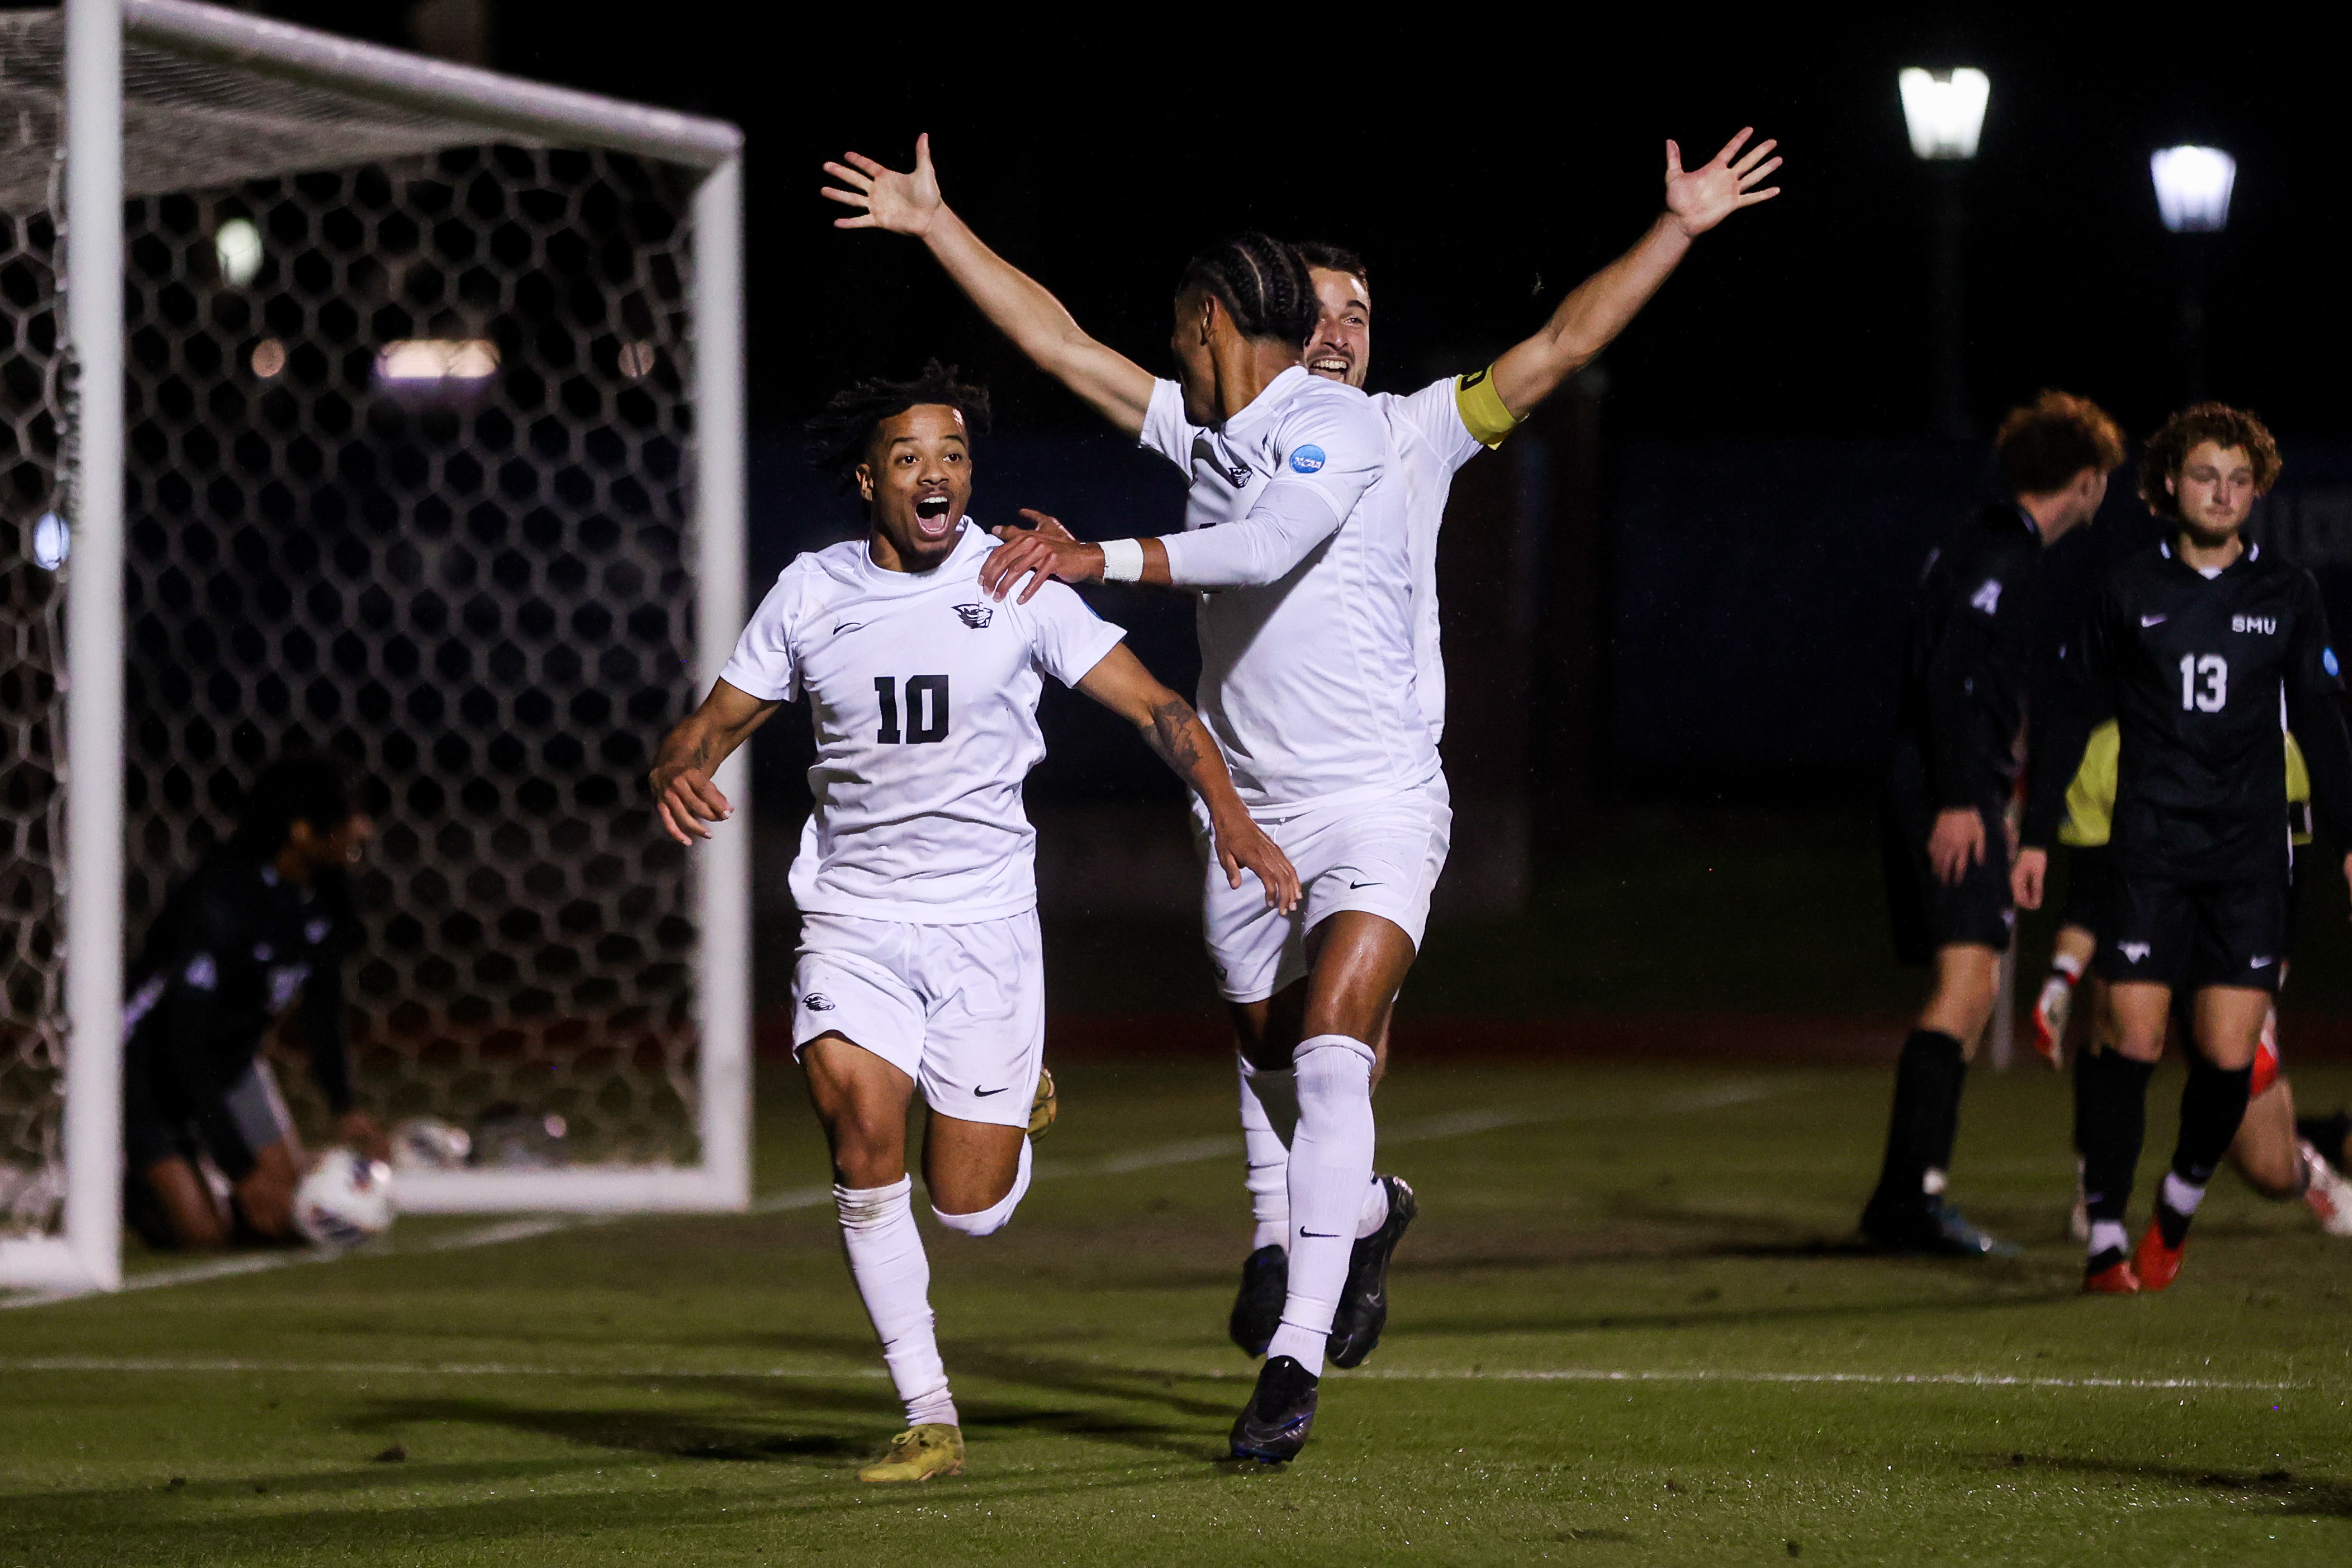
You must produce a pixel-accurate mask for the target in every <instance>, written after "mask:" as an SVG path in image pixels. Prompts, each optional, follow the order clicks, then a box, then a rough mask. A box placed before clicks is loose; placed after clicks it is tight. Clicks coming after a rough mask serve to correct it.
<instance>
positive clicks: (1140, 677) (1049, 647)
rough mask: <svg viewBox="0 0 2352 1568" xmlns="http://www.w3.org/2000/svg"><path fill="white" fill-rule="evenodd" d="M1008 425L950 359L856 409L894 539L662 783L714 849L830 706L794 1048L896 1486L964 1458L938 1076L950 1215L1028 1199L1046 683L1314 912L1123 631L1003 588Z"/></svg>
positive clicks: (1254, 869)
mask: <svg viewBox="0 0 2352 1568" xmlns="http://www.w3.org/2000/svg"><path fill="white" fill-rule="evenodd" d="M986 412H987V400H986V397H985V394H984V393H982V392H979V391H978V390H977V389H974V388H971V387H967V386H963V385H961V384H959V383H958V382H956V381H955V379H954V376H953V373H952V372H951V371H945V370H942V369H941V368H940V366H939V365H938V364H937V363H936V362H934V363H932V364H931V365H930V366H929V367H928V368H927V369H926V371H925V372H924V374H923V375H922V376H921V377H920V378H919V379H918V380H916V381H914V382H879V381H869V382H860V383H858V384H857V385H856V386H855V387H852V388H851V389H849V390H848V391H846V392H843V393H841V394H840V395H839V396H837V397H835V399H834V400H833V402H832V403H831V405H830V406H829V408H828V409H827V412H826V413H825V415H824V417H823V418H821V419H820V420H819V421H817V422H816V423H814V425H813V426H812V429H813V430H814V432H815V433H816V434H818V435H819V437H820V438H821V440H822V441H823V442H824V447H825V458H826V465H827V466H829V467H831V468H833V469H834V471H835V473H837V474H840V475H842V476H845V478H848V479H849V480H851V481H852V482H853V483H854V484H855V485H856V488H857V491H858V493H859V494H860V495H861V496H862V497H864V499H865V500H866V504H867V509H868V513H869V516H870V518H871V528H870V530H869V532H868V534H867V537H866V538H862V539H856V540H851V541H848V542H845V543H843V544H838V545H835V546H833V547H831V548H830V549H823V550H817V551H814V552H811V553H809V554H806V555H803V556H801V557H800V558H799V559H796V560H794V561H793V564H792V565H790V566H789V567H786V568H785V569H784V571H783V573H782V576H780V577H779V578H778V579H777V580H776V585H775V587H774V588H772V589H771V590H770V591H769V592H768V595H767V597H766V599H764V600H763V601H761V605H760V608H759V611H758V612H757V613H756V614H754V615H753V617H752V619H751V625H750V626H749V627H747V628H746V629H745V630H744V632H743V635H742V637H741V640H740V642H738V643H737V644H736V647H735V653H734V656H733V657H732V658H730V660H729V661H728V663H727V665H726V667H725V669H724V670H723V671H722V672H721V674H720V678H719V682H718V684H717V685H714V686H713V687H712V688H711V692H710V695H709V697H707V698H706V699H704V701H703V704H702V706H701V707H700V708H699V709H698V710H697V711H696V713H695V714H694V716H692V717H690V718H688V719H687V720H686V722H684V723H683V724H681V725H679V726H678V727H677V728H676V729H675V730H673V731H671V733H670V735H669V737H668V738H667V740H665V741H664V742H663V745H662V749H661V754H660V757H659V758H658V760H657V761H656V764H655V767H654V769H653V774H652V783H653V787H654V794H655V799H656V802H657V809H658V810H659V812H660V816H661V820H662V823H663V826H664V827H665V828H666V829H667V831H669V833H670V835H671V836H672V837H673V838H676V839H677V840H678V841H680V842H682V843H691V842H692V841H693V840H694V839H696V838H707V837H709V834H710V831H711V830H710V827H709V824H712V823H716V822H719V821H724V820H725V819H726V818H727V817H728V816H729V815H730V810H731V809H730V806H729V804H728V802H727V800H726V799H725V798H724V797H723V796H722V795H721V794H720V793H719V790H718V789H717V788H716V787H715V786H713V784H712V783H711V778H710V776H711V774H712V772H713V771H714V770H715V769H716V768H718V766H719V763H720V762H721V761H723V760H724V759H725V758H726V757H727V756H728V754H729V753H730V752H731V751H732V750H734V748H735V747H738V746H740V745H741V744H742V743H743V741H744V740H745V739H746V738H747V737H749V736H750V735H751V732H752V731H753V730H755V729H757V728H758V727H760V726H761V723H763V722H764V721H765V720H766V719H767V717H768V716H769V715H771V714H772V713H773V712H774V711H775V710H776V708H777V707H778V706H780V705H781V704H782V703H784V702H788V701H791V700H793V699H794V698H797V697H803V696H804V697H806V698H807V699H808V702H809V707H810V716H811V718H812V719H813V721H814V725H815V728H816V739H817V759H816V763H815V766H814V767H813V768H810V769H809V783H810V786H811V788H812V789H813V790H814V794H815V796H816V809H815V810H814V811H813V812H812V813H811V814H810V816H809V819H808V821H807V823H806V824H805V826H804V827H803V829H802V831H801V849H800V854H799V856H798V858H797V859H795V860H794V861H793V869H792V891H793V902H794V903H795V904H797V905H798V906H799V908H800V910H801V913H802V915H803V928H802V936H801V949H800V961H799V967H798V968H797V970H796V972H795V974H794V976H793V1051H794V1053H795V1054H796V1055H797V1056H798V1057H799V1059H800V1061H801V1062H802V1064H803V1067H805V1068H806V1070H807V1072H808V1082H809V1093H810V1098H811V1099H812V1101H813V1102H814V1105H815V1108H816V1113H817V1117H818V1120H819V1121H820V1122H822V1123H823V1124H824V1130H825V1135H826V1138H827V1140H828V1142H829V1144H830V1145H831V1148H832V1154H833V1165H834V1180H835V1188H834V1197H835V1203H836V1205H837V1207H838V1209H839V1213H840V1218H841V1229H842V1239H843V1243H844V1246H845V1250H846V1251H847V1253H848V1255H849V1268H850V1273H851V1275H852V1276H853V1278H854V1279H855V1280H856V1284H857V1289H858V1293H859V1294H860V1296H861V1297H862V1298H863V1299H864V1301H865V1303H866V1312H867V1314H868V1315H869V1316H870V1317H871V1318H872V1319H873V1322H874V1328H875V1332H876V1333H877V1334H878V1335H879V1336H880V1338H881V1341H882V1350H883V1357H884V1360H885V1361H886V1362H887V1364H888V1366H889V1369H890V1375H891V1379H892V1381H893V1383H894V1384H895V1385H896V1386H897V1389H898V1396H899V1398H900V1400H901V1401H902V1402H903V1403H904V1404H905V1406H906V1413H907V1422H908V1430H907V1431H905V1432H902V1433H900V1434H899V1435H898V1437H897V1438H896V1439H895V1440H894V1441H893V1442H892V1444H891V1448H890V1451H889V1453H888V1454H887V1456H886V1457H885V1458H883V1459H882V1460H881V1461H879V1462H878V1463H877V1464H874V1465H871V1466H868V1467H866V1469H863V1470H861V1471H860V1472H859V1478H860V1479H864V1480H869V1481H905V1480H923V1479H929V1477H931V1476H934V1475H944V1474H953V1473H954V1472H955V1471H957V1470H958V1469H961V1467H962V1463H963V1437H962V1433H961V1427H959V1425H958V1422H957V1417H956V1409H955V1401H954V1398H953V1396H951V1394H950V1390H949V1385H948V1378H947V1373H946V1370H945V1368H944V1366H943V1365H942V1364H941V1362H940V1353H939V1346H938V1343H937V1340H936V1338H935V1336H934V1333H933V1317H932V1312H931V1307H930V1301H929V1286H930V1269H929V1263H928V1262H927V1260H925V1257H924V1253H923V1243H922V1238H921V1236H920V1234H919V1232H918V1230H917V1229H916V1225H915V1216H914V1209H913V1206H912V1202H911V1192H912V1186H913V1184H912V1181H911V1179H910V1178H909V1176H908V1171H907V1151H906V1125H907V1111H908V1104H909V1103H910V1101H911V1099H912V1097H913V1095H914V1093H915V1092H916V1090H917V1089H918V1087H919V1088H920V1090H921V1092H922V1095H923V1099H924V1102H925V1103H926V1104H927V1105H928V1106H929V1110H930V1118H929V1129H928V1132H927V1134H926V1135H925V1138H924V1148H923V1180H924V1185H925V1186H926V1187H927V1188H928V1189H929V1197H930V1202H931V1212H932V1214H933V1215H934V1216H936V1217H937V1218H938V1219H939V1221H940V1224H942V1225H944V1226H946V1227H948V1228H950V1229H953V1230H960V1231H962V1232H964V1233H965V1234H967V1235H970V1236H987V1235H991V1234H992V1233H994V1232H995V1231H997V1230H999V1229H1001V1228H1003V1226H1004V1225H1005V1223H1006V1222H1007V1221H1008V1220H1010V1219H1011V1218H1012V1217H1013V1208H1014V1207H1015V1206H1016V1205H1018V1204H1019V1203H1020V1201H1021V1197H1022V1195H1023V1194H1024V1192H1026V1191H1027V1190H1028V1186H1029V1176H1030V1153H1029V1133H1030V1127H1031V1116H1032V1096H1033V1092H1036V1091H1038V1090H1039V1088H1040V1074H1041V1071H1042V1067H1043V1055H1044V1048H1045V991H1044V973H1043V967H1042V961H1041V956H1040V945H1039V939H1038V929H1037V913H1036V885H1035V879H1034V859H1035V841H1036V835H1035V832H1034V830H1033V829H1032V828H1031V827H1030V825H1029V821H1028V818H1027V817H1026V815H1025V814H1024V811H1023V810H1022V802H1021V787H1022V780H1023V779H1024V778H1025V777H1026V776H1027V774H1028V772H1029V770H1030V769H1031V768H1034V767H1035V766H1036V764H1037V762H1038V760H1039V759H1040V758H1043V757H1044V755H1045V743H1044V740H1043V737H1041V735H1040V734H1039V731H1038V727H1037V698H1038V694H1039V692H1040V689H1041V687H1042V685H1043V683H1042V681H1041V678H1040V677H1041V675H1043V674H1051V675H1053V676H1054V677H1055V679H1057V680H1059V681H1061V682H1063V683H1064V684H1065V685H1072V686H1075V687H1076V688H1077V689H1078V690H1080V691H1082V692H1084V693H1086V694H1087V695H1088V696H1090V697H1092V698H1094V699H1095V700H1096V701H1097V702H1099V703H1101V704H1102V705H1103V706H1106V707H1108V708H1110V709H1111V710H1112V711H1113V712H1115V713H1118V714H1119V715H1120V716H1123V717H1125V718H1127V719H1128V720H1129V721H1130V722H1131V723H1133V724H1134V725H1135V726H1136V727H1138V728H1139V730H1141V731H1142V733H1143V736H1144V737H1145V738H1146V740H1148V741H1149V742H1150V744H1151V746H1152V747H1154V748H1155V749H1156V750H1158V751H1159V753H1160V756H1161V757H1162V758H1165V759H1166V760H1167V762H1168V764H1169V766H1170V767H1171V768H1174V769H1175V770H1176V771H1177V773H1178V774H1179V775H1181V777H1182V778H1183V779H1185V781H1186V782H1187V783H1188V784H1190V785H1191V786H1192V789H1193V790H1194V791H1195V792H1196V793H1197V795H1198V796H1199V797H1200V799H1201V800H1202V802H1203V805H1202V811H1203V813H1204V815H1205V817H1206V820H1207V821H1208V822H1209V824H1210V827H1209V831H1210V834H1211V836H1212V838H1213V842H1214V845H1215V863H1217V864H1218V865H1219V866H1220V867H1221V868H1223V873H1224V875H1225V876H1226V877H1227V878H1228V879H1229V882H1230V883H1231V890H1232V891H1236V892H1245V894H1246V896H1248V897H1250V898H1252V899H1254V900H1257V901H1260V902H1262V903H1264V904H1266V905H1267V906H1268V907H1269V908H1271V909H1277V910H1278V909H1287V908H1289V907H1291V906H1292V905H1294V904H1296V903H1297V898H1298V882H1297V873H1295V872H1294V871H1293V870H1292V869H1291V867H1290V864H1289V862H1287V861H1286V859H1285V858H1284V856H1283V854H1282V852H1281V851H1280V850H1279V849H1277V848H1276V846H1275V844H1274V842H1273V841H1272V840H1271V839H1270V838H1269V837H1268V836H1267V834H1266V833H1265V831H1263V830H1262V829H1260V828H1259V827H1258V825H1257V824H1256V823H1255V821H1253V820H1252V819H1251V817H1250V814H1249V812H1248V810H1246V809H1245V808H1244V804H1243V802H1242V800H1241V798H1240V797H1239V796H1238V795H1237V794H1236V793H1235V791H1234V782H1233V779H1232V778H1231V776H1230V775H1229V774H1228V773H1227V771H1226V768H1225V765H1224V762H1223V758H1221V756H1220V755H1219V753H1218V750H1217V747H1216V746H1215V744H1214V743H1213V741H1212V740H1211V738H1210V737H1209V735H1208V733H1207V732H1206V731H1205V730H1204V729H1203V728H1202V724H1201V721H1200V719H1199V717H1198V716H1195V715H1194V713H1193V712H1192V708H1191V707H1190V706H1187V705H1186V704H1185V702H1184V700H1183V699H1182V698H1181V697H1180V696H1178V695H1176V694H1175V693H1173V692H1171V691H1170V690H1169V689H1168V688H1167V687H1165V686H1163V685H1160V683H1159V682H1157V681H1155V680H1153V679H1152V678H1151V675H1150V673H1149V672H1148V671H1146V670H1145V669H1144V667H1143V665H1142V664H1140V663H1139V661H1138V660H1137V659H1136V657H1135V655H1134V654H1133V653H1129V651H1128V649H1127V648H1126V647H1125V646H1124V645H1123V644H1122V643H1121V642H1120V639H1121V637H1123V636H1124V635H1125V633H1124V632H1122V631H1121V630H1120V629H1119V628H1118V627H1116V626H1112V625H1110V624H1108V623H1107V622H1104V621H1102V620H1101V619H1099V618H1098V617H1097V616H1096V614H1095V613H1094V612H1093V611H1091V610H1089V609H1088V608H1087V606H1086V604H1085V602H1084V601H1081V600H1080V599H1079V598H1078V596H1077V595H1076V593H1073V592H1072V591H1070V590H1068V589H1067V588H1065V587H1063V586H1061V585H1060V584H1058V583H1053V584H1047V585H1045V589H1044V591H1041V592H1037V593H1034V594H1030V595H1024V596H1023V597H1022V598H1020V599H1018V600H1015V601H1006V602H1000V601H998V600H996V599H995V598H994V597H992V595H990V594H988V593H987V592H985V591H983V590H982V587H981V580H980V579H981V569H982V566H983V565H984V564H985V563H986V562H987V560H988V559H989V558H990V557H991V556H992V555H994V554H996V553H998V551H999V550H1000V549H1002V548H1003V547H1001V546H1000V545H999V544H998V543H997V541H996V540H995V539H993V538H990V537H989V535H988V534H987V532H986V531H984V530H983V529H982V528H979V527H977V526H975V525H974V524H973V523H972V522H971V518H970V517H967V516H966V515H965V505H966V503H967V501H968V500H969V499H970V497H971V434H972V432H973V428H974V426H976V425H978V424H980V423H983V422H984V419H985V416H986ZM1244 871H1247V872H1248V873H1251V875H1250V876H1249V877H1248V878H1247V879H1244V876H1243V873H1244ZM1040 1098H1041V1099H1042V1094H1041V1095H1040Z"/></svg>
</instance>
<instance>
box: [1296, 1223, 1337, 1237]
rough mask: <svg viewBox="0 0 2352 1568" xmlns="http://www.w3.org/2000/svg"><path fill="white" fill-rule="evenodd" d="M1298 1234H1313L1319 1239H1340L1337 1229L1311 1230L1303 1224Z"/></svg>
mask: <svg viewBox="0 0 2352 1568" xmlns="http://www.w3.org/2000/svg"><path fill="white" fill-rule="evenodd" d="M1298 1234H1299V1235H1301V1236H1312V1237H1313V1238H1315V1239H1316V1240H1318V1241H1337V1240H1339V1232H1338V1231H1336V1230H1309V1229H1307V1227H1305V1226H1303V1225H1302V1226H1300V1227H1299V1228H1298Z"/></svg>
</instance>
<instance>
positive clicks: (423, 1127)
mask: <svg viewBox="0 0 2352 1568" xmlns="http://www.w3.org/2000/svg"><path fill="white" fill-rule="evenodd" d="M473 1152H474V1140H473V1138H472V1137H471V1136H470V1135H468V1134H467V1131H466V1129H465V1128H463V1127H460V1126H458V1125H457V1124H456V1123H455V1122H445V1121H443V1120H441V1118H439V1117H438V1116H411V1117H410V1118H408V1120H406V1121H405V1122H403V1123H401V1124H400V1125H398V1126H396V1127H394V1129H393V1130H392V1168H393V1169H394V1170H402V1171H453V1170H456V1169H457V1168H458V1167H459V1166H463V1165H464V1164H465V1163H466V1156H467V1155H470V1154H472V1153H473Z"/></svg>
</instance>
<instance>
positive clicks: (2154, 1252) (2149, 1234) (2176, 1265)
mask: <svg viewBox="0 0 2352 1568" xmlns="http://www.w3.org/2000/svg"><path fill="white" fill-rule="evenodd" d="M2188 1250H2189V1243H2188V1241H2187V1239H2183V1240H2182V1241H2181V1243H2180V1245H2179V1246H2178V1247H2168V1246H2166V1245H2165V1244H2164V1229H2163V1228H2162V1227H2161V1226H2159V1225H2158V1224H2157V1222H2156V1221H2155V1220H2153V1219H2151V1220H2149V1221H2148V1222H2147V1229H2146V1230H2145V1231H2143V1232H2141V1233H2140V1239H2139V1247H2138V1249H2137V1250H2136V1251H2134V1252H2133V1253H2132V1260H2131V1267H2132V1272H2133V1273H2135V1274H2137V1275H2138V1276H2139V1288H2140V1289H2141V1290H2143V1291H2161V1290H2163V1289H2164V1288H2165V1287H2166V1286H2168V1285H2169V1284H2171V1283H2172V1281H2174V1280H2175V1279H2177V1278H2179V1274H2180V1255H2181V1254H2182V1253H2184V1252H2186V1251H2188Z"/></svg>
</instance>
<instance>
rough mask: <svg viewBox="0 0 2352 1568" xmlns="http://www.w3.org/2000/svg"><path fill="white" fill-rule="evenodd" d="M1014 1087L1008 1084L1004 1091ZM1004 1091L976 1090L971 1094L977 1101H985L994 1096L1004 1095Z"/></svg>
mask: <svg viewBox="0 0 2352 1568" xmlns="http://www.w3.org/2000/svg"><path fill="white" fill-rule="evenodd" d="M1012 1087H1013V1085H1012V1084H1010V1083H1008V1084H1006V1085H1005V1086H1004V1089H1010V1088H1012ZM1004 1089H975V1090H973V1091H972V1092H971V1097H972V1098H973V1099H975V1100H985V1099H987V1098H988V1097H989V1096H990V1095H992V1094H1002V1093H1003V1092H1004Z"/></svg>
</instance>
